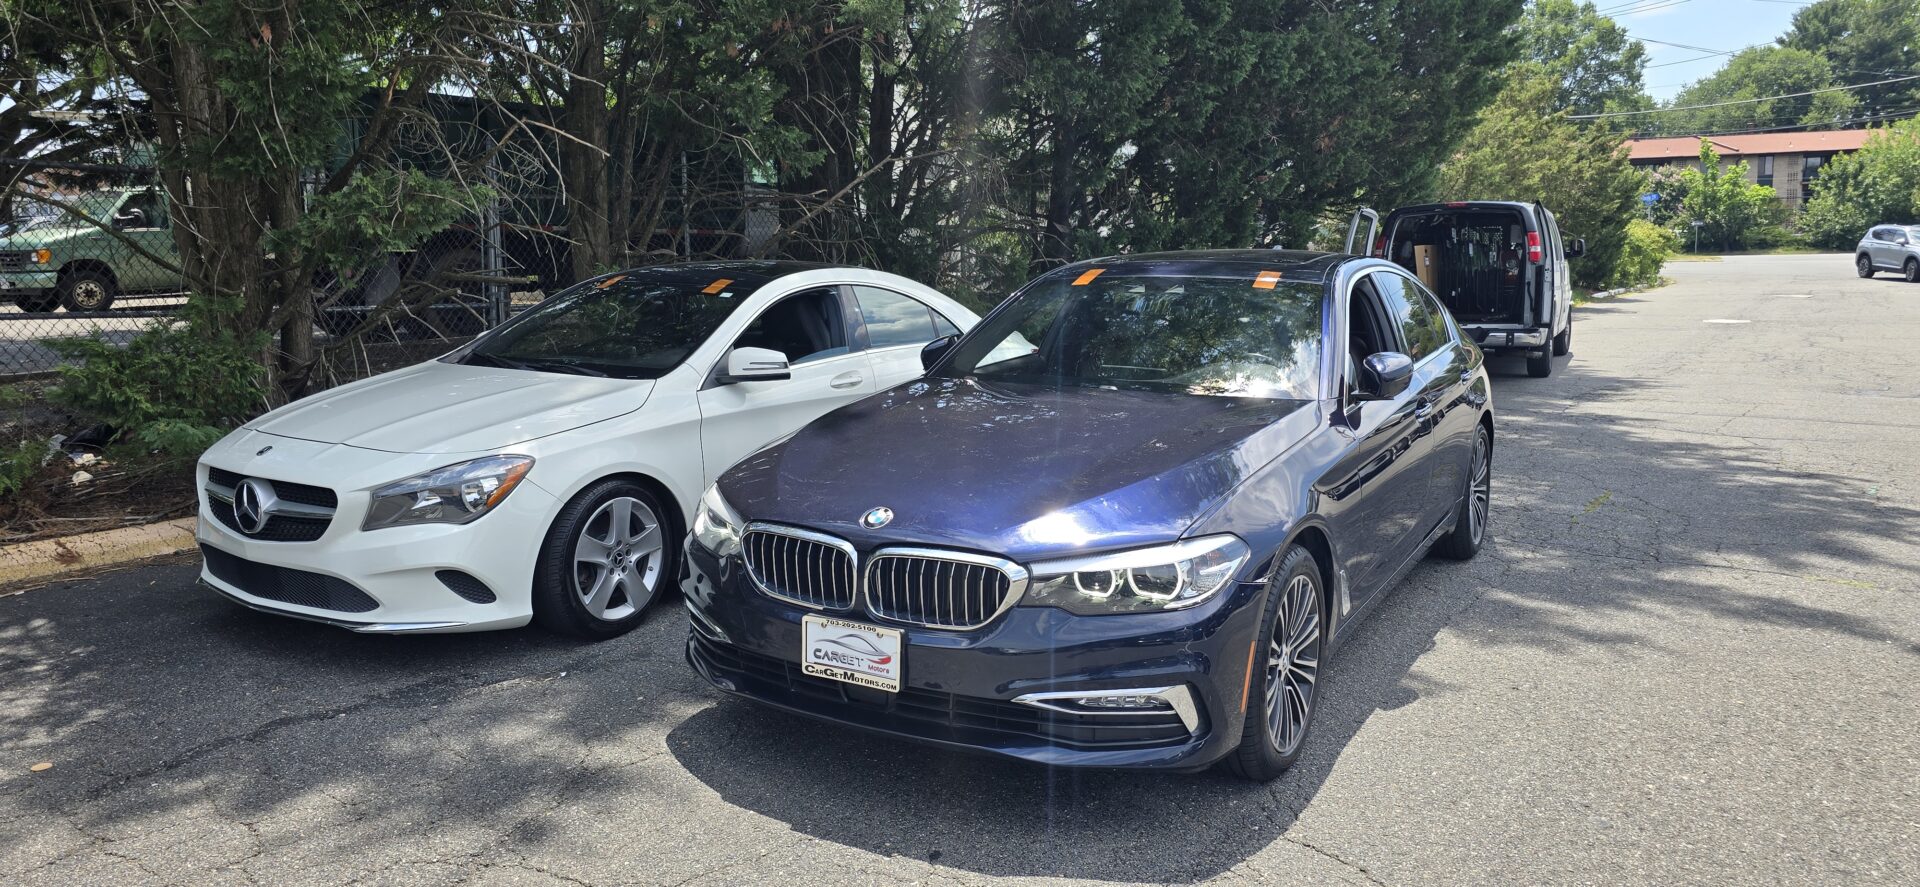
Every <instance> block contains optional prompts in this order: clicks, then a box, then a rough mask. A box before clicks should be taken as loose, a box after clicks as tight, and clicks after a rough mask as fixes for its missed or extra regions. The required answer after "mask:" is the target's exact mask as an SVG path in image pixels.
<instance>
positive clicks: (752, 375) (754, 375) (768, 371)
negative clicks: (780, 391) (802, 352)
mask: <svg viewBox="0 0 1920 887" xmlns="http://www.w3.org/2000/svg"><path fill="white" fill-rule="evenodd" d="M791 378H793V373H792V372H791V371H789V370H788V369H787V356H786V355H784V354H781V353H780V352H778V351H775V350H773V349H772V348H735V349H733V350H732V351H729V352H727V372H726V373H725V374H724V375H722V376H721V377H720V378H718V379H716V380H714V381H716V382H719V383H720V384H722V385H733V384H737V383H740V382H778V381H780V380H782V379H791Z"/></svg>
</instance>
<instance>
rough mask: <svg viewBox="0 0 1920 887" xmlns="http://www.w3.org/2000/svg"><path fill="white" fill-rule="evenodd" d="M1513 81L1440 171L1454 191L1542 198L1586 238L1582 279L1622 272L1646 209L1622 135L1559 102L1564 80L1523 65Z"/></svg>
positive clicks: (1568, 229)
mask: <svg viewBox="0 0 1920 887" xmlns="http://www.w3.org/2000/svg"><path fill="white" fill-rule="evenodd" d="M1514 74H1515V76H1514V78H1513V80H1512V82H1511V83H1510V85H1508V87H1507V88H1506V89H1505V90H1503V91H1502V92H1501V93H1500V96H1499V98H1497V99H1495V100H1494V102H1493V104H1492V105H1490V106H1488V107H1487V109H1486V110H1485V111H1483V112H1481V114H1480V118H1479V123H1478V124H1477V125H1476V126H1475V127H1474V128H1473V131H1472V132H1470V133H1468V135H1467V137H1466V139H1465V140H1464V141H1463V142H1462V143H1461V146H1460V150H1459V151H1458V152H1457V153H1455V154H1454V155H1453V157H1452V159H1450V160H1448V161H1447V163H1446V166H1445V167H1444V168H1443V169H1442V170H1441V174H1440V183H1439V184H1440V191H1439V193H1440V194H1441V195H1443V196H1445V197H1446V198H1448V199H1462V200H1464V199H1472V200H1526V201H1534V200H1537V201H1540V202H1541V203H1543V204H1545V205H1546V207H1547V208H1548V209H1550V210H1552V211H1553V213H1554V215H1555V216H1557V217H1558V219H1559V221H1560V230H1561V231H1562V232H1563V233H1564V235H1565V237H1566V239H1567V240H1572V239H1574V238H1583V239H1585V240H1586V241H1587V254H1586V255H1585V256H1584V257H1582V258H1579V259H1575V260H1573V263H1572V268H1573V275H1574V279H1575V280H1576V281H1578V282H1580V283H1582V284H1585V285H1589V286H1593V285H1599V284H1602V283H1604V282H1606V281H1607V279H1608V278H1609V277H1610V276H1612V275H1613V273H1614V264H1615V262H1616V261H1618V259H1619V257H1620V251H1621V248H1622V246H1623V244H1624V242H1625V238H1626V227H1627V223H1628V222H1629V221H1631V220H1632V219H1633V218H1634V216H1635V214H1636V213H1638V212H1639V211H1640V202H1639V195H1640V194H1641V193H1642V191H1641V189H1642V187H1643V179H1642V178H1641V176H1640V174H1639V173H1637V172H1636V171H1635V170H1634V169H1633V167H1632V165H1630V164H1628V163H1627V157H1626V151H1625V149H1624V148H1622V147H1621V145H1620V139H1619V137H1618V136H1616V135H1613V134H1611V133H1608V132H1605V131H1603V130H1598V129H1594V128H1590V127H1583V126H1580V125H1579V124H1577V123H1574V122H1572V121H1570V120H1567V119H1566V117H1565V115H1563V114H1561V113H1558V112H1556V111H1555V110H1554V104H1555V102H1557V101H1558V89H1559V85H1560V84H1559V81H1558V79H1557V78H1555V77H1553V76H1551V75H1549V74H1548V73H1547V72H1545V71H1543V70H1541V69H1540V68H1538V67H1535V66H1531V65H1522V66H1516V68H1515V69H1514Z"/></svg>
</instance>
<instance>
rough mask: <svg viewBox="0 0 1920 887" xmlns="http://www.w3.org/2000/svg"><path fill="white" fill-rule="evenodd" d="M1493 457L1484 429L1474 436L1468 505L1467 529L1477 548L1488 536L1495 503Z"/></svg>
mask: <svg viewBox="0 0 1920 887" xmlns="http://www.w3.org/2000/svg"><path fill="white" fill-rule="evenodd" d="M1492 456H1493V454H1492V453H1490V452H1488V447H1487V430H1486V429H1485V428H1482V429H1480V431H1479V433H1477V434H1475V435H1474V436H1473V488H1472V489H1471V490H1470V491H1469V495H1471V496H1472V497H1473V501H1472V502H1469V503H1468V504H1467V521H1468V527H1467V529H1468V531H1469V532H1471V533H1472V534H1473V544H1474V545H1476V546H1477V545H1479V544H1480V540H1481V539H1482V538H1483V537H1484V536H1485V535H1486V532H1487V513H1488V510H1489V508H1490V507H1491V505H1492V503H1493V458H1492Z"/></svg>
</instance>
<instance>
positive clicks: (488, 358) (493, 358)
mask: <svg viewBox="0 0 1920 887" xmlns="http://www.w3.org/2000/svg"><path fill="white" fill-rule="evenodd" d="M460 362H461V363H464V364H469V365H471V364H476V363H479V364H487V365H490V366H497V367H504V368H506V369H509V370H535V369H538V367H535V366H532V365H529V364H524V363H521V362H520V361H517V360H508V359H507V358H504V357H501V356H500V355H498V354H488V353H486V352H484V351H469V352H467V356H466V357H463V358H461V359H460Z"/></svg>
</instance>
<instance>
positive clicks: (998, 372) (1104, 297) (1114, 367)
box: [936, 268, 1322, 400]
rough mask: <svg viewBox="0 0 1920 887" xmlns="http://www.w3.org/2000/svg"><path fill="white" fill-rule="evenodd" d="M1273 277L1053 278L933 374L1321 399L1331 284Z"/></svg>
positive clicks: (987, 324) (1114, 274) (1108, 273)
mask: <svg viewBox="0 0 1920 887" xmlns="http://www.w3.org/2000/svg"><path fill="white" fill-rule="evenodd" d="M1276 277H1277V276H1269V275H1268V273H1262V274H1260V275H1258V276H1255V275H1253V274H1248V275H1246V276H1237V275H1236V274H1235V272H1234V271H1233V270H1231V269H1222V271H1221V272H1220V274H1219V275H1218V276H1216V275H1213V274H1208V275H1193V274H1154V273H1128V270H1127V269H1124V268H1122V269H1105V270H1102V269H1095V270H1093V271H1087V272H1081V273H1079V274H1077V275H1076V274H1066V275H1060V276H1055V277H1050V278H1044V279H1042V280H1041V281H1039V282H1037V283H1036V284H1034V285H1033V286H1031V287H1029V288H1027V289H1026V290H1024V291H1022V292H1021V293H1020V294H1019V295H1017V296H1015V297H1014V298H1013V299H1012V300H1011V301H1010V302H1008V303H1007V304H1006V305H1005V306H1003V307H1002V309H1001V310H999V311H996V312H994V314H993V316H991V317H989V318H988V319H986V320H984V321H982V322H981V323H980V325H979V326H978V327H976V328H975V329H974V331H973V332H972V333H971V334H969V335H968V336H967V337H966V339H965V340H964V341H963V342H962V343H961V344H960V346H959V348H957V349H956V351H955V354H954V357H953V360H951V361H950V362H948V363H947V364H946V365H945V366H944V367H941V368H940V369H938V370H936V374H938V375H941V376H948V377H975V378H978V379H981V380H997V381H1002V382H1014V383H1028V384H1040V385H1053V386H1071V387H1088V388H1111V389H1132V390H1148V391H1167V392H1179V393H1185V394H1204V395H1222V396H1237V397H1263V398H1274V399H1288V400H1312V399H1314V398H1316V397H1318V396H1319V394H1318V391H1319V376H1320V313H1321V292H1322V285H1321V284H1319V283H1306V282H1299V281H1288V280H1279V279H1276Z"/></svg>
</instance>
